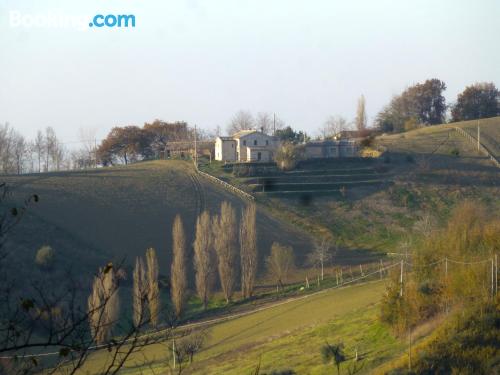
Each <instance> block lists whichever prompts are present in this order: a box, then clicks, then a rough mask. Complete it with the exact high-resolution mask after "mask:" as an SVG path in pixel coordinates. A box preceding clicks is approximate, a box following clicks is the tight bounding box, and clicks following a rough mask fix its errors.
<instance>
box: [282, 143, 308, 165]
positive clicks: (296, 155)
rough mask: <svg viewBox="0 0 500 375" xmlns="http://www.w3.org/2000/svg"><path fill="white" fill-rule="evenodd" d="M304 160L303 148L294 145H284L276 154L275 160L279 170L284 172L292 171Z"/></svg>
mask: <svg viewBox="0 0 500 375" xmlns="http://www.w3.org/2000/svg"><path fill="white" fill-rule="evenodd" d="M302 159H303V147H301V146H296V145H294V144H292V143H283V145H281V147H280V148H279V149H278V151H277V152H276V156H275V160H276V163H277V164H278V168H280V169H281V170H283V171H290V170H292V169H294V168H295V167H296V166H297V163H298V162H299V161H301V160H302Z"/></svg>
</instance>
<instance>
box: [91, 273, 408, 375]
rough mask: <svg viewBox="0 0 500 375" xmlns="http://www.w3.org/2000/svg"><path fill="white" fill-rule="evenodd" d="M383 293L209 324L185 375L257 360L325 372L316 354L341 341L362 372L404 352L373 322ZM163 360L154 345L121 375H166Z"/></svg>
mask: <svg viewBox="0 0 500 375" xmlns="http://www.w3.org/2000/svg"><path fill="white" fill-rule="evenodd" d="M384 290H385V282H384V281H376V282H372V283H367V284H363V285H354V286H350V287H345V288H342V289H338V290H332V291H328V292H324V293H320V294H316V295H311V296H310V297H308V298H305V299H302V300H298V301H293V302H289V303H286V304H283V305H280V306H277V307H274V308H271V309H268V310H265V311H260V312H256V313H254V314H251V315H248V316H244V317H240V318H237V319H234V320H230V321H227V322H223V323H220V324H217V325H214V326H212V327H211V328H209V330H208V335H209V336H208V341H207V342H206V344H205V348H204V349H203V351H202V352H200V353H199V354H198V355H197V356H196V357H195V362H194V363H193V364H192V366H190V367H189V368H188V371H187V373H189V374H251V373H252V370H254V369H255V367H256V366H257V365H258V363H259V361H260V363H261V370H262V371H263V372H266V371H271V370H276V369H293V370H295V371H296V372H297V373H299V374H328V373H331V369H329V368H328V366H325V365H324V364H323V363H322V362H321V357H320V352H319V351H320V348H321V345H323V344H324V343H325V341H328V342H330V343H336V342H343V343H344V344H345V346H346V352H347V353H348V354H349V355H350V356H354V353H355V350H356V349H357V350H358V355H359V357H360V358H363V359H364V361H365V362H366V363H365V366H364V372H365V373H367V372H369V370H370V369H371V368H373V367H375V366H377V365H379V364H380V363H382V362H383V361H384V360H385V359H387V358H393V357H394V356H395V355H397V354H399V353H401V351H402V350H404V345H401V343H400V342H399V341H398V340H397V339H395V338H394V337H393V336H392V335H391V334H390V332H389V331H388V330H387V328H385V327H384V326H382V325H381V324H380V323H379V322H378V318H377V316H378V306H377V304H378V301H379V300H380V297H381V296H382V293H383V291H384ZM168 360H169V345H168V344H166V345H160V344H157V345H153V346H150V347H148V348H146V349H144V350H142V351H141V352H139V353H137V354H134V355H133V356H132V357H130V359H129V361H128V362H127V364H126V366H125V368H124V369H123V370H122V373H126V374H140V373H153V370H154V373H165V371H166V369H167V365H166V363H167V361H168ZM105 361H106V354H105V352H100V353H96V354H94V355H93V356H91V358H90V360H89V362H88V363H87V365H86V367H85V368H84V369H83V370H82V373H85V371H90V372H91V373H93V372H96V371H98V370H99V369H100V368H102V365H103V363H105ZM144 371H145V372H144Z"/></svg>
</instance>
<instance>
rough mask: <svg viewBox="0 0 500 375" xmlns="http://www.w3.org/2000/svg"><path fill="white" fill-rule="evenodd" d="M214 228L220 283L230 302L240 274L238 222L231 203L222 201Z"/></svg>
mask: <svg viewBox="0 0 500 375" xmlns="http://www.w3.org/2000/svg"><path fill="white" fill-rule="evenodd" d="M213 229H214V240H215V242H214V244H215V251H216V253H217V266H218V270H219V278H220V284H221V287H222V292H223V293H224V297H225V298H226V302H227V303H229V301H230V300H231V297H232V295H233V292H234V287H235V283H236V277H237V276H236V275H237V274H238V271H237V263H236V246H237V238H238V234H237V223H236V213H235V211H234V208H233V206H232V205H231V203H229V202H222V204H221V212H220V216H216V217H215V218H214V220H213Z"/></svg>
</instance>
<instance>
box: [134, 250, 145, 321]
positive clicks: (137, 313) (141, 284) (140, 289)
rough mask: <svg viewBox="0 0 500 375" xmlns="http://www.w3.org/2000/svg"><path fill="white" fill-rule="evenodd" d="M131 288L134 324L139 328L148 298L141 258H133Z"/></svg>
mask: <svg viewBox="0 0 500 375" xmlns="http://www.w3.org/2000/svg"><path fill="white" fill-rule="evenodd" d="M133 277H134V280H133V282H134V286H133V295H132V298H133V309H134V324H135V326H136V327H139V326H140V325H141V324H142V321H143V319H144V311H145V305H146V302H147V298H148V285H147V282H146V270H145V269H144V262H143V260H142V257H137V258H135V268H134V276H133Z"/></svg>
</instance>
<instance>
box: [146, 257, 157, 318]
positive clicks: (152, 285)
mask: <svg viewBox="0 0 500 375" xmlns="http://www.w3.org/2000/svg"><path fill="white" fill-rule="evenodd" d="M146 268H147V270H146V283H147V297H148V306H149V319H150V321H151V325H152V326H153V327H157V326H158V320H159V317H160V316H159V314H160V288H159V286H158V259H157V257H156V251H155V249H153V248H149V249H147V250H146Z"/></svg>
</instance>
